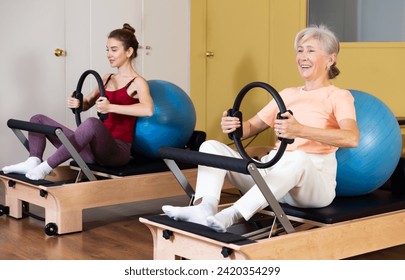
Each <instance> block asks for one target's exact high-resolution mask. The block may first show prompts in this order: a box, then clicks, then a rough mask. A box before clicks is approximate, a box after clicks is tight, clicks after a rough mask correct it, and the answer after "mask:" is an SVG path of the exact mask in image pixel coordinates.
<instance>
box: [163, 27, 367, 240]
mask: <svg viewBox="0 0 405 280" xmlns="http://www.w3.org/2000/svg"><path fill="white" fill-rule="evenodd" d="M294 47H295V50H296V63H297V67H298V71H299V73H300V75H301V77H302V79H303V80H304V85H303V86H300V87H293V88H287V89H285V90H283V91H281V92H280V95H281V97H282V98H283V101H284V103H285V105H286V108H287V109H289V110H291V111H292V112H293V115H292V114H290V113H288V112H286V113H284V114H283V115H282V116H283V117H285V119H277V113H278V107H277V105H276V104H275V102H274V100H272V101H271V102H270V103H269V104H267V105H266V106H265V107H264V108H263V109H262V110H260V111H259V112H258V113H257V114H256V115H255V116H254V117H252V118H251V119H249V120H247V121H244V122H243V123H242V124H241V123H240V121H239V119H238V118H235V117H230V116H227V112H226V111H225V112H224V113H223V116H222V121H221V126H222V131H223V132H224V133H230V132H233V131H235V129H236V128H238V127H240V126H241V125H242V128H243V137H245V138H246V137H250V136H253V135H255V134H257V133H260V132H262V131H263V130H265V129H268V128H270V127H272V128H274V131H275V132H276V134H277V135H278V136H279V137H283V138H290V139H295V141H294V143H293V144H290V145H288V146H287V151H286V152H285V153H284V155H283V156H282V158H281V159H280V161H278V162H277V163H276V164H275V165H274V166H272V167H270V168H268V169H261V170H260V172H261V174H262V175H263V177H264V179H265V181H266V182H267V184H268V186H269V188H270V189H271V191H272V192H273V194H274V195H275V197H276V199H277V200H278V201H280V202H283V203H288V204H290V205H293V206H296V207H324V206H327V205H328V204H330V203H331V202H332V200H333V199H334V197H335V187H336V170H337V162H336V157H335V152H336V150H337V149H338V147H356V146H357V145H358V141H359V137H360V135H359V130H358V127H357V122H356V114H355V108H354V99H353V97H352V95H351V94H350V92H349V91H347V90H343V89H339V88H338V87H336V86H334V85H332V83H331V79H333V78H335V77H336V76H337V75H338V74H339V70H338V68H337V67H336V59H337V55H338V52H339V41H338V40H337V38H336V36H335V35H334V34H333V33H332V32H331V31H330V30H328V29H327V28H326V27H324V26H320V27H309V28H305V29H304V30H302V31H300V32H299V33H298V34H297V36H296V38H295V44H294ZM278 145H279V143H276V148H277V147H278ZM200 151H202V152H206V153H212V154H219V155H224V156H228V157H240V155H239V154H238V153H237V152H235V151H234V150H233V149H231V148H230V147H228V146H227V145H225V144H223V143H220V142H217V141H213V140H211V141H207V142H205V143H203V144H202V146H201V147H200ZM275 152H276V151H271V152H270V153H269V155H267V156H264V157H263V158H262V159H261V160H262V161H263V162H267V161H268V160H269V159H271V158H273V156H274V154H275ZM225 178H226V179H228V180H229V181H230V182H231V183H232V184H233V185H234V186H235V187H237V188H238V189H239V190H240V191H241V192H242V193H243V196H242V197H241V198H240V199H238V200H237V201H236V202H235V203H234V204H233V205H232V206H230V207H228V208H226V209H224V210H222V211H221V212H218V210H217V208H218V203H219V198H220V194H221V189H222V185H223V183H224V180H225ZM267 205H268V204H267V201H266V200H265V198H264V196H263V195H262V193H261V191H260V190H259V188H258V187H257V186H256V185H255V183H254V181H253V180H252V178H251V177H250V176H248V175H244V174H240V173H235V172H230V171H226V170H221V169H216V168H211V167H205V166H199V167H198V176H197V184H196V194H195V204H194V205H193V206H189V207H173V206H168V205H165V206H163V211H164V212H165V213H166V214H167V215H168V216H169V217H171V218H173V219H175V220H184V221H189V222H194V223H199V224H203V225H207V226H209V227H211V228H213V229H214V230H216V231H219V232H224V231H226V230H227V228H228V227H229V226H231V225H232V224H234V223H235V222H236V221H237V220H238V219H240V218H242V217H243V218H244V219H245V220H248V219H249V218H251V217H252V216H253V215H254V214H255V213H256V212H257V211H259V210H262V209H263V208H265V207H266V206H267Z"/></svg>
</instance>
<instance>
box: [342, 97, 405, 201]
mask: <svg viewBox="0 0 405 280" xmlns="http://www.w3.org/2000/svg"><path fill="white" fill-rule="evenodd" d="M350 92H351V93H352V95H353V97H354V106H355V108H356V118H357V125H358V127H359V130H360V142H359V145H358V147H357V148H340V149H339V150H338V151H337V152H336V157H337V161H338V168H337V178H336V180H337V187H336V194H337V195H338V196H358V195H364V194H368V193H370V192H373V191H374V190H376V189H378V188H379V187H381V186H382V185H383V184H384V183H385V182H386V181H387V180H388V179H389V178H390V177H391V175H392V173H393V172H394V170H395V168H396V166H397V164H398V161H399V158H400V156H401V150H402V136H401V130H400V127H399V125H398V121H397V119H396V118H395V116H394V115H393V113H392V112H391V110H390V109H389V108H388V107H387V105H385V104H384V103H383V102H382V101H381V100H379V99H378V98H376V97H375V96H373V95H371V94H368V93H365V92H362V91H357V90H350Z"/></svg>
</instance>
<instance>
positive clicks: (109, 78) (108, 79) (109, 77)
mask: <svg viewBox="0 0 405 280" xmlns="http://www.w3.org/2000/svg"><path fill="white" fill-rule="evenodd" d="M113 75H114V74H110V76H108V78H107V81H105V83H104V87H105V86H106V85H107V84H108V82H109V81H110V80H111V77H112V76H113Z"/></svg>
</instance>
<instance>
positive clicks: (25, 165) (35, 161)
mask: <svg viewBox="0 0 405 280" xmlns="http://www.w3.org/2000/svg"><path fill="white" fill-rule="evenodd" d="M40 163H41V160H40V159H39V158H37V157H29V158H28V159H27V160H26V161H23V162H20V163H17V164H14V165H8V166H4V167H3V168H2V170H3V172H4V174H8V173H17V174H24V175H25V174H26V173H27V172H28V171H30V170H31V169H33V168H35V167H37V166H38V165H39V164H40Z"/></svg>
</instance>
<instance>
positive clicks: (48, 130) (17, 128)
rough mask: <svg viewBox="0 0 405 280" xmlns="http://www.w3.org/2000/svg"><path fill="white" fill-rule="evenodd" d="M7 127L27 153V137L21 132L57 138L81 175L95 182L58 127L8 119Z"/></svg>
mask: <svg viewBox="0 0 405 280" xmlns="http://www.w3.org/2000/svg"><path fill="white" fill-rule="evenodd" d="M7 126H8V127H9V128H11V129H12V130H13V132H14V134H15V135H16V136H17V138H18V139H19V140H20V142H21V143H22V144H23V145H24V147H25V148H26V149H27V150H28V152H29V141H28V139H27V137H25V135H24V134H23V133H22V132H21V130H24V131H30V132H36V133H40V134H45V135H54V136H56V137H58V138H59V140H60V141H61V142H62V144H63V145H64V146H65V147H66V149H67V150H68V152H69V153H70V155H71V156H72V158H73V159H74V160H75V161H76V162H77V164H78V165H79V166H80V168H81V169H82V171H83V173H84V174H85V175H86V177H87V178H88V179H89V180H90V181H96V180H97V179H96V177H95V176H94V174H93V173H92V172H91V170H90V169H89V167H88V166H87V164H86V163H85V162H84V160H83V159H82V157H81V156H80V155H79V153H78V152H77V151H76V149H75V148H74V146H73V145H72V143H71V142H70V141H69V139H68V138H67V137H66V135H65V133H63V130H62V129H61V128H60V127H54V126H49V125H43V124H36V123H31V122H26V121H20V120H15V119H9V120H8V121H7Z"/></svg>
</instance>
